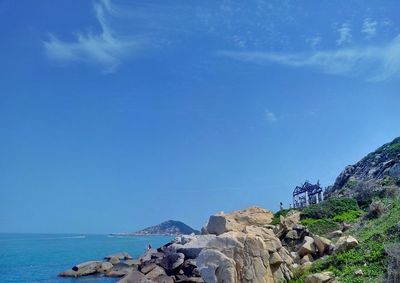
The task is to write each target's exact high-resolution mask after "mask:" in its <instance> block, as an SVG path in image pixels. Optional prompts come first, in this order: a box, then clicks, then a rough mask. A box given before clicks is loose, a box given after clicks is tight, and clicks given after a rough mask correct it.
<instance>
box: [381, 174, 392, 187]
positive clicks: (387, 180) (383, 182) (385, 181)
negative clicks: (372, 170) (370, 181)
mask: <svg viewBox="0 0 400 283" xmlns="http://www.w3.org/2000/svg"><path fill="white" fill-rule="evenodd" d="M379 184H380V185H381V186H393V185H394V184H396V181H395V179H393V178H392V177H390V176H385V177H383V178H382V179H381V180H379Z"/></svg>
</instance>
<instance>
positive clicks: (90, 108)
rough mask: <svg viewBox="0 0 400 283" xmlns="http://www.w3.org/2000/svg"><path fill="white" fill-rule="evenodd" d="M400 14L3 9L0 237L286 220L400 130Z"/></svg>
mask: <svg viewBox="0 0 400 283" xmlns="http://www.w3.org/2000/svg"><path fill="white" fill-rule="evenodd" d="M399 14H400V6H399V5H398V1H368V2H366V1H349V0H342V1H327V0H326V1H282V0H279V1H262V0H257V1H256V0H255V1H192V0H185V1H183V0H181V1H178V0H176V1H161V0H159V1H151V0H150V1H149V0H146V1H122V0H115V1H111V0H110V1H100V0H99V1H96V0H94V1H73V3H72V2H71V1H68V0H60V1H53V0H43V1H30V0H20V1H14V0H2V1H0V36H1V41H0V62H1V64H0V130H1V132H0V232H60V233H62V232H76V233H88V232H91V233H108V232H121V231H133V230H136V229H139V228H143V227H145V226H148V225H152V224H157V223H159V222H161V221H164V220H167V219H177V220H182V221H184V222H186V223H187V224H189V225H192V226H194V227H196V228H200V226H201V225H202V224H204V223H205V222H206V220H207V218H208V216H209V215H210V214H213V213H215V212H218V211H221V210H222V211H231V210H233V209H240V208H244V207H246V206H250V205H259V206H263V207H266V208H269V209H271V210H276V209H277V208H278V204H279V202H280V201H283V202H284V204H285V205H286V206H288V204H289V203H290V202H291V193H292V189H293V188H294V187H295V186H296V185H299V184H300V183H302V182H303V181H304V180H306V179H308V180H310V181H312V182H316V181H317V180H320V181H321V183H322V184H323V185H324V186H326V185H329V184H331V183H332V182H333V181H334V179H335V177H336V176H337V175H338V174H339V172H340V171H341V170H342V169H343V168H344V167H345V166H346V165H348V164H351V163H354V162H356V161H358V160H359V159H360V158H361V157H363V156H364V155H365V154H367V153H368V152H370V151H372V150H374V149H375V148H376V147H378V146H380V145H381V144H383V143H385V142H388V141H390V140H392V139H393V138H394V137H396V136H399V135H400V111H399V105H400V93H399V90H400V18H399V17H398V15H399Z"/></svg>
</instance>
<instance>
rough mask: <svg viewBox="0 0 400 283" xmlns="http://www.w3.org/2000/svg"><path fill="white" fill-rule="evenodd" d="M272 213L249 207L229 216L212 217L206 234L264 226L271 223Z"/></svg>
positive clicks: (219, 233)
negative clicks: (251, 226)
mask: <svg viewBox="0 0 400 283" xmlns="http://www.w3.org/2000/svg"><path fill="white" fill-rule="evenodd" d="M272 218H273V213H272V212H270V211H268V210H265V209H263V208H259V207H255V206H253V207H249V208H247V209H244V210H238V211H234V212H232V213H229V214H224V213H222V212H221V213H219V214H216V215H212V216H211V217H210V219H209V220H208V224H207V226H206V230H207V233H209V234H215V235H221V234H223V233H225V232H229V231H242V230H243V228H244V227H246V226H250V225H256V226H264V225H268V224H270V223H271V222H272Z"/></svg>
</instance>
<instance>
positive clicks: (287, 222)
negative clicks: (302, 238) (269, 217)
mask: <svg viewBox="0 0 400 283" xmlns="http://www.w3.org/2000/svg"><path fill="white" fill-rule="evenodd" d="M299 222H300V212H299V211H295V210H291V211H289V213H288V214H287V215H286V217H282V218H281V219H280V224H281V225H282V226H283V227H284V228H285V229H286V230H290V229H292V228H293V226H295V225H297V224H298V223H299Z"/></svg>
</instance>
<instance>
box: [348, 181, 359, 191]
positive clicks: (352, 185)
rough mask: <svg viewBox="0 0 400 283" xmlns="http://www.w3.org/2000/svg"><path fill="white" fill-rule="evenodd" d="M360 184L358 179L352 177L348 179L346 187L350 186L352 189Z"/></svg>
mask: <svg viewBox="0 0 400 283" xmlns="http://www.w3.org/2000/svg"><path fill="white" fill-rule="evenodd" d="M357 185H358V181H357V180H355V179H350V180H348V181H347V183H346V185H345V186H346V187H347V188H349V189H352V188H354V187H355V186H357Z"/></svg>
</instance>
